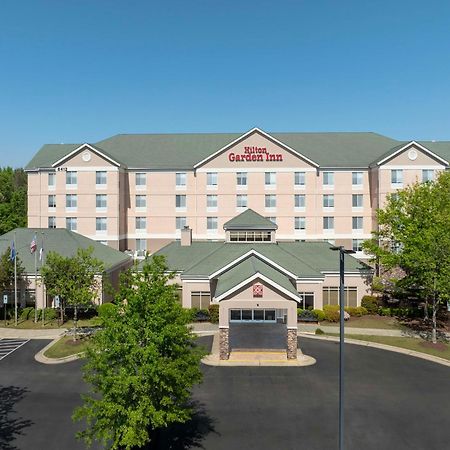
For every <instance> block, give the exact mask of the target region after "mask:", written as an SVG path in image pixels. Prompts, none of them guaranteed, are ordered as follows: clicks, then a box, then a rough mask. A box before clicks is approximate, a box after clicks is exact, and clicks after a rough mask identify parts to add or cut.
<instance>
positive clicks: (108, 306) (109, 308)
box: [97, 303, 117, 318]
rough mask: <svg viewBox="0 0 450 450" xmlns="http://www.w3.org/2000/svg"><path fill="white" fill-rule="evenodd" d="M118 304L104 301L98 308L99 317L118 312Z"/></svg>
mask: <svg viewBox="0 0 450 450" xmlns="http://www.w3.org/2000/svg"><path fill="white" fill-rule="evenodd" d="M116 309H117V306H116V305H115V304H114V303H102V304H101V305H99V306H98V308H97V314H98V315H99V317H102V318H103V317H108V316H109V315H111V314H114V313H115V312H116Z"/></svg>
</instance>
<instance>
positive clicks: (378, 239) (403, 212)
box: [364, 172, 450, 343]
mask: <svg viewBox="0 0 450 450" xmlns="http://www.w3.org/2000/svg"><path fill="white" fill-rule="evenodd" d="M377 217H378V225H379V229H378V231H376V232H374V233H373V237H372V239H371V240H369V241H366V242H365V244H364V247H365V249H366V250H367V251H368V252H369V253H371V254H372V255H374V257H375V258H376V260H377V261H378V262H379V263H380V264H381V265H382V266H384V267H385V268H386V269H388V270H389V269H393V268H399V269H401V270H402V271H403V272H404V276H403V277H402V278H401V279H400V280H399V281H398V282H397V285H398V286H399V287H400V288H403V289H409V290H413V291H416V292H418V294H419V295H420V296H421V297H422V298H425V299H426V300H427V301H428V302H429V303H430V304H431V305H432V325H433V326H432V340H433V342H434V343H435V342H436V328H437V323H436V313H437V310H438V307H439V304H440V303H441V302H444V301H446V300H448V299H449V296H450V172H443V173H441V174H440V175H439V176H438V177H437V179H436V180H435V181H433V182H427V183H423V184H419V183H416V184H414V185H412V186H409V187H407V188H405V189H403V190H401V191H399V192H398V194H397V195H391V196H389V197H388V201H387V204H386V206H385V208H384V209H380V210H379V211H378V212H377Z"/></svg>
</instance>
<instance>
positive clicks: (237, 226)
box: [223, 208, 278, 230]
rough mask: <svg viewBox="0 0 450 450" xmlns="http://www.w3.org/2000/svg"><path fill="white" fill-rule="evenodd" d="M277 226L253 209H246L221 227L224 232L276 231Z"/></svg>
mask: <svg viewBox="0 0 450 450" xmlns="http://www.w3.org/2000/svg"><path fill="white" fill-rule="evenodd" d="M277 228H278V226H277V225H276V224H274V223H273V222H272V221H271V220H269V219H266V218H265V217H263V216H261V214H258V213H257V212H255V211H253V209H250V208H249V209H246V210H245V211H244V212H242V213H241V214H239V215H237V216H236V217H233V218H232V219H231V220H229V221H228V222H225V223H224V225H223V229H224V230H276V229H277Z"/></svg>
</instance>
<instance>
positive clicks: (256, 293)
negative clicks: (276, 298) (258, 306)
mask: <svg viewBox="0 0 450 450" xmlns="http://www.w3.org/2000/svg"><path fill="white" fill-rule="evenodd" d="M262 296H263V285H262V284H261V283H255V284H254V285H253V297H262Z"/></svg>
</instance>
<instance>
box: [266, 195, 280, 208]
mask: <svg viewBox="0 0 450 450" xmlns="http://www.w3.org/2000/svg"><path fill="white" fill-rule="evenodd" d="M265 206H266V208H276V207H277V196H276V195H272V194H269V195H265Z"/></svg>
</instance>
